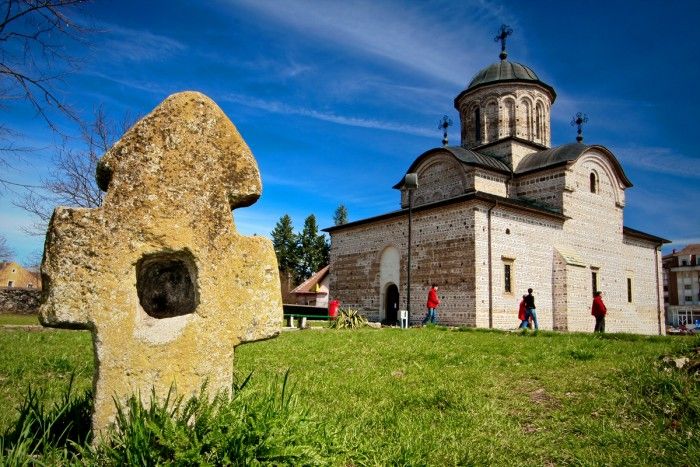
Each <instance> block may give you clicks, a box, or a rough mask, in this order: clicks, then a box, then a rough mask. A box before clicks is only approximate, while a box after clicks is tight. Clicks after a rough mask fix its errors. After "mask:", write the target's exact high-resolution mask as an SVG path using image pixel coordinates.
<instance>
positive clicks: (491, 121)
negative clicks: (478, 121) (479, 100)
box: [486, 101, 498, 143]
mask: <svg viewBox="0 0 700 467" xmlns="http://www.w3.org/2000/svg"><path fill="white" fill-rule="evenodd" d="M486 125H487V126H486V142H487V143H490V142H491V141H496V140H497V139H498V106H497V105H496V103H495V102H493V101H492V102H489V104H488V105H487V106H486Z"/></svg>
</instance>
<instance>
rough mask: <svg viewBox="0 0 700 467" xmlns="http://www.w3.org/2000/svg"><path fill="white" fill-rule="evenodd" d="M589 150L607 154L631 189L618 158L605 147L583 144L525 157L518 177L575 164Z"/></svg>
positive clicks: (547, 150) (567, 145)
mask: <svg viewBox="0 0 700 467" xmlns="http://www.w3.org/2000/svg"><path fill="white" fill-rule="evenodd" d="M589 149H597V150H599V151H600V152H602V153H603V154H605V155H606V156H607V158H608V160H609V161H610V163H611V164H612V165H613V167H614V168H615V170H616V171H617V173H618V175H619V176H620V179H621V180H622V182H623V183H624V184H625V185H626V186H627V187H631V186H632V182H630V180H629V179H628V178H627V175H625V171H624V170H623V169H622V166H621V165H620V163H619V162H618V160H617V158H615V156H613V154H612V153H611V152H610V151H609V150H608V149H607V148H605V147H603V146H598V145H588V144H583V143H569V144H564V145H562V146H557V147H555V148H549V149H545V150H543V151H538V152H534V153H532V154H528V155H527V156H525V157H523V159H522V160H521V161H520V164H518V167H517V168H516V170H515V173H516V174H517V175H520V174H524V173H528V172H534V171H537V170H541V169H546V168H549V167H554V166H557V165H564V164H567V163H569V162H573V161H575V160H576V159H578V158H579V157H580V156H581V155H582V154H583V153H584V152H586V151H587V150H589Z"/></svg>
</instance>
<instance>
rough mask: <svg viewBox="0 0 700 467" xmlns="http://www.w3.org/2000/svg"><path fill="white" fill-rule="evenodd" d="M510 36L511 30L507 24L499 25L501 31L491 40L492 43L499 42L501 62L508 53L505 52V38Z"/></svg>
mask: <svg viewBox="0 0 700 467" xmlns="http://www.w3.org/2000/svg"><path fill="white" fill-rule="evenodd" d="M511 34H513V28H511V27H510V26H508V25H507V24H501V29H500V30H499V31H498V35H497V36H496V37H494V39H493V40H494V42H498V41H501V53H500V55H499V57H500V59H501V60H505V59H506V57H507V56H508V53H507V52H506V37H508V36H510V35H511Z"/></svg>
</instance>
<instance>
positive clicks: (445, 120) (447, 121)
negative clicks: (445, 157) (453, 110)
mask: <svg viewBox="0 0 700 467" xmlns="http://www.w3.org/2000/svg"><path fill="white" fill-rule="evenodd" d="M451 126H452V119H451V118H450V117H448V116H447V115H443V116H442V119H441V120H440V121H439V122H438V130H442V145H443V146H447V142H448V141H447V129H448V128H449V127H451Z"/></svg>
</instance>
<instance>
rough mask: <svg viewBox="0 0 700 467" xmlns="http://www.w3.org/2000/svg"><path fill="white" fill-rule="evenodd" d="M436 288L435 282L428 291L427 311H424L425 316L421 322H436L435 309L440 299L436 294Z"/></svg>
mask: <svg viewBox="0 0 700 467" xmlns="http://www.w3.org/2000/svg"><path fill="white" fill-rule="evenodd" d="M437 290H438V286H437V284H433V286H432V287H431V288H430V290H429V291H428V304H427V306H428V313H426V315H425V318H423V324H426V323H427V322H428V321H430V322H431V323H433V324H435V323H437V316H436V315H435V309H436V308H437V307H438V305H439V304H440V299H439V298H438V296H437Z"/></svg>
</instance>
